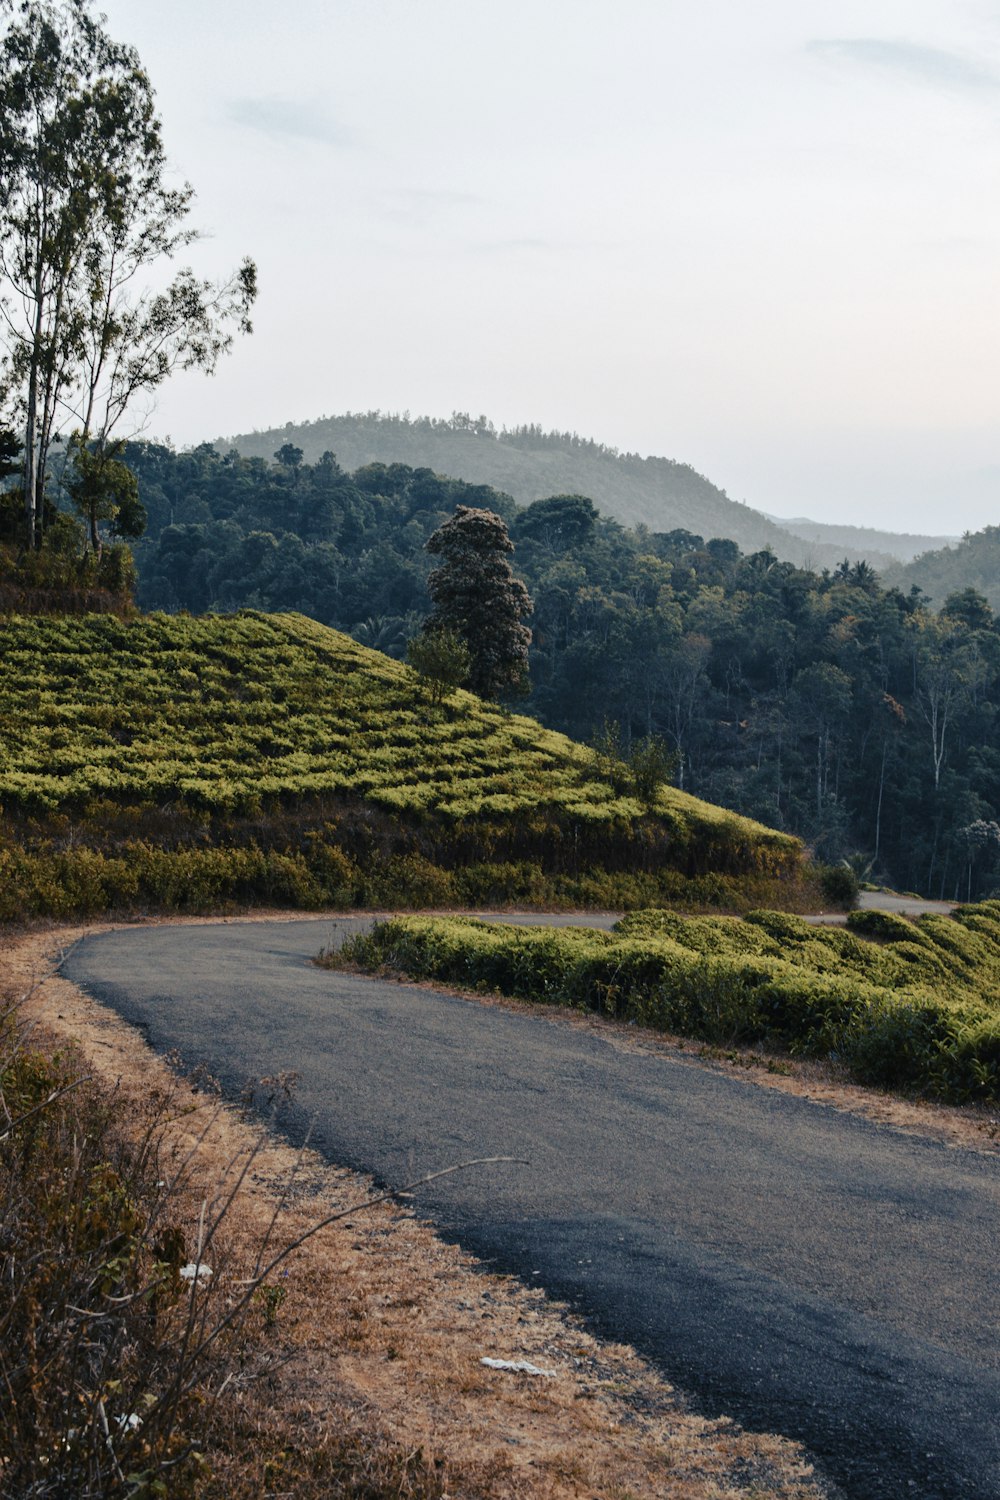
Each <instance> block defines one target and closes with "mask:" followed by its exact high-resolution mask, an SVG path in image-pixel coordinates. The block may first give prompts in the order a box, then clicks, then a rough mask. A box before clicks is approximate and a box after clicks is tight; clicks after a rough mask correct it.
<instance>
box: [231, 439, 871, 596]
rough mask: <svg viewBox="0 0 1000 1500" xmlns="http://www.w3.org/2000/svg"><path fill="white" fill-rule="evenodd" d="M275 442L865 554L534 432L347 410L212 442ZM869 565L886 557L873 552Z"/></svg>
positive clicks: (742, 535) (745, 540)
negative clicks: (806, 536) (801, 533)
mask: <svg viewBox="0 0 1000 1500" xmlns="http://www.w3.org/2000/svg"><path fill="white" fill-rule="evenodd" d="M285 443H290V444H293V445H294V446H296V447H298V448H301V449H302V452H303V455H304V457H305V460H306V462H307V463H314V462H316V461H317V460H318V459H319V458H320V457H321V456H322V454H323V453H324V452H332V453H334V454H335V455H336V457H337V460H338V462H339V463H340V464H341V466H342V467H343V468H345V469H352V470H353V469H357V468H360V467H361V465H363V464H369V463H404V464H409V465H411V466H413V467H415V468H421V467H424V468H429V469H433V470H434V472H435V473H436V474H443V475H447V476H449V477H450V478H452V479H463V480H465V481H466V482H468V483H471V484H489V485H492V486H493V487H494V488H495V489H498V490H503V491H504V492H505V493H506V494H508V495H511V496H512V497H513V498H514V499H515V500H516V501H518V503H519V504H521V505H529V504H530V503H531V502H532V501H534V500H541V499H545V498H546V497H547V496H549V495H568V494H573V495H586V496H587V497H588V498H589V499H591V500H593V501H594V503H595V505H597V507H598V509H599V510H601V511H603V512H604V513H605V514H606V515H609V516H614V517H615V518H616V519H617V520H619V521H622V522H624V523H625V524H626V525H629V526H634V525H636V524H637V523H639V522H641V523H642V524H643V525H646V526H648V527H649V528H650V530H651V531H674V530H676V529H678V528H683V529H684V530H686V531H692V532H695V533H696V534H698V535H699V536H702V537H704V538H705V539H706V540H708V539H709V538H711V537H729V538H731V539H732V540H733V541H735V542H738V543H739V545H740V547H741V548H742V550H743V551H744V552H756V551H760V550H762V549H764V548H765V547H769V548H770V549H771V551H772V552H774V553H775V555H776V556H778V557H781V558H784V559H786V560H788V561H789V562H795V563H800V564H804V565H806V566H810V567H826V566H828V567H835V566H836V565H837V564H838V563H840V562H843V560H844V557H845V555H846V556H849V557H850V558H851V559H852V560H853V559H854V558H857V557H862V556H865V557H867V556H868V553H867V552H866V551H862V550H859V549H858V548H851V547H848V548H846V549H845V548H844V547H843V546H842V545H840V543H839V542H826V541H821V540H815V539H804V538H802V537H800V536H795V535H793V534H792V533H791V532H790V531H786V530H785V529H784V528H783V527H782V526H780V525H778V524H777V523H776V522H774V521H772V520H770V519H769V518H768V517H767V516H765V515H763V514H761V512H760V511H757V510H752V509H751V508H750V507H749V506H747V505H741V504H738V503H737V502H736V501H734V500H730V498H729V496H728V495H727V494H726V493H725V491H724V490H721V489H719V488H718V486H717V485H714V484H712V482H711V481H710V480H709V479H706V478H705V476H704V475H703V474H699V473H698V472H697V470H695V469H693V468H692V467H691V465H690V464H684V463H677V462H675V461H674V460H673V459H669V458H640V457H639V455H638V454H637V453H618V452H617V451H616V450H614V449H612V448H607V447H604V446H602V445H601V444H600V443H595V442H590V441H587V440H584V439H580V438H578V437H576V436H575V435H574V434H570V433H543V432H542V431H541V429H539V428H525V429H519V430H517V431H515V432H510V433H507V432H501V433H497V432H496V431H495V429H494V428H493V427H492V424H489V423H478V424H473V423H467V422H464V421H462V420H461V419H459V420H458V421H457V423H456V421H455V420H452V421H440V422H439V421H433V420H431V419H430V418H426V417H422V418H417V419H415V420H410V419H409V418H408V417H399V416H389V415H385V414H383V413H380V412H366V413H350V412H349V413H347V414H346V415H344V416H337V417H321V418H319V419H318V420H317V421H314V422H299V423H293V422H288V423H286V424H285V425H284V426H283V427H273V428H269V429H267V430H266V431H264V432H253V433H242V434H240V435H238V436H235V437H230V438H224V439H219V440H218V442H217V444H216V446H217V447H218V448H219V450H220V451H225V449H226V447H227V446H232V447H235V448H236V449H237V450H238V452H240V453H241V454H243V455H244V456H245V457H248V458H265V459H270V458H272V457H273V455H274V454H275V453H276V452H277V450H278V449H279V448H280V447H281V446H282V445H283V444H285ZM872 561H873V565H876V566H878V565H881V564H884V563H885V562H887V561H888V558H887V556H886V555H885V554H884V553H882V552H879V551H878V549H875V551H873V553H872Z"/></svg>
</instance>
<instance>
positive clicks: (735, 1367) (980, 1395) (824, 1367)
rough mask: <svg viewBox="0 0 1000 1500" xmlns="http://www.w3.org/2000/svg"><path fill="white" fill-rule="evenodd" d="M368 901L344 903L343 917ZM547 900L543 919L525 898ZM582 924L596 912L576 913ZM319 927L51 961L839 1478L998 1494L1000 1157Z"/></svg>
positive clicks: (270, 927)
mask: <svg viewBox="0 0 1000 1500" xmlns="http://www.w3.org/2000/svg"><path fill="white" fill-rule="evenodd" d="M363 920H364V919H343V920H341V921H339V922H337V924H336V927H337V930H338V931H339V932H340V933H341V934H343V933H344V932H346V931H347V930H350V929H356V928H357V927H358V926H360V925H361V924H362V922H363ZM542 920H545V919H542ZM593 920H595V921H597V920H600V919H593ZM330 935H331V923H330V922H329V921H328V920H327V921H299V920H296V921H289V922H287V923H274V922H269V923H252V924H246V925H243V924H225V925H223V924H220V925H211V926H204V927H156V928H145V929H132V930H127V931H121V932H116V933H110V934H105V935H103V936H99V937H95V938H92V939H89V940H88V941H86V942H85V943H84V944H83V945H82V946H81V947H80V948H78V949H77V950H76V951H75V952H74V953H73V954H72V956H71V958H70V960H69V962H68V964H67V966H66V973H67V976H68V977H69V978H71V979H73V980H76V981H77V982H80V983H83V984H85V985H86V987H87V988H88V989H89V990H90V991H91V992H92V993H94V994H95V995H96V996H97V997H98V998H100V999H101V1000H103V1001H105V1002H106V1003H110V1004H111V1005H113V1006H114V1007H115V1008H116V1009H117V1010H119V1011H120V1012H121V1014H122V1015H124V1016H125V1017H126V1018H127V1019H129V1020H130V1021H132V1022H134V1023H135V1024H137V1025H139V1026H141V1027H142V1028H143V1029H144V1030H145V1031H146V1034H147V1035H148V1037H149V1040H150V1042H151V1043H152V1045H153V1046H154V1047H155V1048H157V1049H158V1050H164V1049H167V1048H171V1047H177V1048H179V1049H180V1051H181V1053H182V1055H183V1056H184V1057H185V1058H187V1059H188V1060H190V1061H192V1062H194V1061H196V1060H200V1061H205V1062H207V1063H208V1065H209V1066H210V1067H211V1068H212V1069H213V1071H215V1072H216V1073H217V1074H218V1075H219V1076H220V1077H221V1078H222V1079H223V1081H224V1083H225V1085H226V1086H227V1087H228V1088H232V1089H234V1090H235V1089H237V1088H238V1087H239V1086H240V1084H241V1083H242V1082H243V1081H245V1080H246V1079H247V1078H249V1077H253V1076H259V1075H261V1074H265V1073H274V1072H276V1071H278V1070H279V1069H294V1070H297V1071H298V1072H299V1073H300V1075H301V1083H300V1085H299V1089H298V1093H297V1096H296V1101H295V1104H294V1107H292V1108H291V1109H290V1110H289V1112H288V1116H287V1118H286V1120H285V1121H284V1126H285V1128H286V1129H287V1131H288V1132H289V1134H290V1135H291V1136H292V1138H295V1137H296V1136H301V1133H302V1131H303V1129H304V1128H305V1123H306V1121H307V1120H308V1119H309V1118H310V1117H312V1116H314V1115H315V1117H316V1126H315V1129H314V1133H313V1141H314V1143H316V1144H317V1145H318V1146H319V1147H320V1149H321V1150H322V1151H324V1152H325V1153H327V1154H328V1156H329V1157H330V1158H331V1159H332V1160H335V1161H342V1162H346V1163H348V1164H350V1165H352V1166H356V1167H359V1168H364V1169H367V1170H370V1171H373V1172H374V1173H375V1174H376V1175H377V1176H378V1177H379V1178H380V1179H381V1180H383V1181H385V1182H387V1183H389V1184H396V1185H399V1184H401V1183H402V1182H403V1181H405V1180H406V1179H407V1178H409V1177H411V1176H413V1175H414V1173H415V1171H416V1172H420V1171H424V1170H428V1171H429V1170H431V1169H433V1168H435V1167H438V1166H443V1165H446V1164H447V1163H449V1162H452V1161H456V1160H461V1159H463V1158H466V1157H470V1156H479V1155H493V1154H507V1153H509V1154H512V1155H517V1156H527V1157H529V1158H530V1160H531V1166H530V1167H529V1168H518V1167H494V1168H489V1169H485V1170H482V1171H480V1172H477V1173H470V1174H463V1175H461V1176H459V1177H454V1178H448V1179H445V1180H444V1181H442V1182H439V1183H436V1184H434V1185H433V1186H432V1187H431V1188H428V1189H425V1190H423V1191H422V1193H421V1195H420V1198H419V1203H420V1207H421V1210H422V1211H424V1212H426V1213H428V1214H430V1215H432V1216H433V1217H434V1219H435V1220H436V1221H437V1222H438V1223H439V1224H440V1225H441V1226H442V1228H443V1230H444V1231H445V1233H446V1234H448V1235H450V1236H452V1237H454V1238H456V1239H459V1240H460V1241H461V1242H462V1243H463V1244H465V1245H467V1246H468V1247H469V1248H470V1249H472V1250H474V1251H476V1252H477V1253H479V1254H480V1255H482V1256H484V1257H486V1258H488V1259H490V1260H491V1261H492V1262H493V1263H494V1264H495V1265H498V1266H500V1267H502V1268H505V1269H509V1270H513V1271H516V1272H518V1273H519V1274H521V1275H522V1276H523V1277H524V1278H525V1279H526V1280H528V1281H529V1282H534V1283H535V1284H536V1285H543V1286H545V1287H547V1288H548V1289H549V1290H550V1291H551V1292H552V1293H553V1294H555V1295H558V1296H561V1297H565V1298H567V1299H569V1300H570V1301H571V1302H572V1303H574V1304H575V1305H576V1306H577V1307H578V1308H580V1309H581V1310H582V1311H584V1312H586V1313H587V1314H589V1315H590V1317H591V1318H592V1319H593V1320H594V1323H595V1324H596V1325H597V1326H598V1327H599V1328H601V1329H602V1330H603V1331H605V1332H606V1333H608V1334H611V1335H613V1336H615V1337H618V1338H621V1339H624V1340H627V1341H630V1342H632V1343H634V1344H635V1345H637V1346H638V1347H639V1348H640V1349H641V1350H642V1351H643V1352H644V1353H645V1354H646V1355H647V1356H649V1357H650V1358H651V1359H652V1360H654V1361H655V1362H656V1364H657V1365H658V1366H659V1367H660V1368H661V1369H663V1370H664V1371H665V1372H666V1374H667V1375H668V1376H669V1377H670V1378H671V1379H673V1380H675V1381H676V1383H677V1384H678V1385H679V1386H680V1387H681V1388H682V1389H685V1390H687V1391H688V1392H690V1393H692V1394H693V1395H694V1397H695V1399H696V1400H697V1402H698V1403H699V1405H700V1406H701V1408H702V1409H704V1410H705V1411H707V1412H709V1413H719V1412H727V1413H729V1414H731V1415H733V1416H736V1417H738V1418H739V1419H740V1420H742V1421H744V1422H745V1423H747V1424H748V1425H750V1426H757V1427H762V1428H767V1429H777V1430H779V1431H782V1432H785V1433H788V1434H790V1435H792V1436H796V1437H799V1438H801V1439H802V1440H803V1441H804V1442H805V1443H806V1444H807V1446H808V1447H809V1449H810V1450H811V1452H812V1453H813V1454H814V1455H815V1456H816V1458H817V1459H818V1460H819V1462H820V1464H821V1465H822V1467H823V1468H824V1469H825V1471H826V1472H827V1473H829V1474H831V1475H832V1476H833V1477H834V1478H835V1479H836V1480H837V1481H838V1482H839V1483H840V1484H841V1485H842V1486H843V1488H844V1490H845V1491H846V1493H847V1494H848V1495H850V1496H851V1497H855V1500H899V1497H909V1496H913V1497H920V1500H997V1497H998V1496H1000V1437H998V1431H997V1413H998V1411H1000V1355H998V1347H997V1339H996V1333H997V1327H998V1314H1000V1291H998V1288H1000V1278H998V1275H997V1251H998V1246H1000V1163H998V1162H997V1161H996V1160H994V1159H993V1158H990V1157H984V1156H977V1155H975V1154H973V1153H965V1152H961V1151H956V1150H954V1149H948V1148H945V1147H943V1146H940V1145H936V1144H933V1143H931V1142H927V1141H923V1140H919V1139H914V1138H910V1137H907V1136H904V1135H903V1134H901V1133H899V1132H894V1131H892V1130H889V1129H886V1128H883V1127H879V1126H876V1125H874V1124H871V1123H870V1122H868V1121H866V1120H863V1119H860V1118H856V1117H853V1116H851V1115H847V1114H838V1113H837V1112H835V1111H833V1110H831V1109H828V1108H824V1107H822V1106H819V1105H815V1104H811V1103H809V1102H807V1101H805V1100H802V1099H799V1098H795V1097H792V1096H787V1095H784V1094H782V1093H780V1092H778V1091H772V1090H769V1089H763V1088H757V1087H755V1086H753V1085H752V1084H750V1083H747V1082H744V1081H741V1080H739V1079H732V1078H729V1077H723V1076H721V1075H718V1074H715V1073H713V1072H711V1071H710V1070H708V1069H703V1068H701V1067H699V1066H698V1065H696V1064H690V1063H689V1064H685V1063H683V1062H675V1061H672V1060H670V1059H669V1058H667V1057H664V1056H660V1055H655V1054H648V1053H643V1052H641V1051H633V1050H630V1049H627V1048H624V1047H622V1046H621V1045H620V1044H618V1043H616V1041H615V1040H614V1038H613V1037H612V1036H611V1035H610V1034H609V1036H608V1037H607V1038H604V1037H601V1036H595V1035H593V1034H592V1033H590V1032H585V1031H581V1030H578V1029H576V1028H573V1027H570V1026H568V1025H566V1024H565V1023H562V1022H560V1021H558V1020H549V1019H546V1018H544V1017H541V1016H532V1015H520V1014H513V1013H511V1012H508V1011H506V1010H503V1009H501V1008H499V1007H488V1006H481V1005H477V1004H475V1003H474V1002H468V1001H463V1000H460V999H458V998H455V997H452V996H449V995H445V994H440V993H437V992H434V991H430V990H426V989H422V988H419V987H416V986H401V985H396V984H392V983H385V982H380V981H374V980H368V979H362V978H358V977H355V976H352V975H340V974H334V973H329V972H326V971H323V970H320V969H317V968H315V967H314V966H312V965H311V964H310V963H309V959H310V958H311V956H312V955H313V954H315V953H316V951H317V950H318V949H319V947H320V946H321V944H322V943H323V942H324V941H326V940H327V939H328V938H329V936H330Z"/></svg>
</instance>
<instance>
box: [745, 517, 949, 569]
mask: <svg viewBox="0 0 1000 1500" xmlns="http://www.w3.org/2000/svg"><path fill="white" fill-rule="evenodd" d="M768 520H771V521H773V522H774V523H775V525H776V526H780V527H781V528H782V530H784V531H790V532H791V533H792V535H793V536H797V537H801V538H802V540H803V541H805V542H819V543H821V544H822V545H823V546H830V547H835V548H836V549H837V551H838V552H839V553H840V554H841V556H842V557H847V556H851V557H863V558H865V560H866V561H867V562H869V563H871V565H872V567H874V568H877V569H878V570H879V571H882V570H883V569H886V570H888V569H893V568H896V567H898V566H899V565H900V564H901V563H908V562H912V561H913V559H914V558H915V557H919V556H920V554H921V553H922V552H930V551H935V550H937V549H938V548H940V547H951V546H953V545H954V543H955V542H957V541H958V538H957V537H955V536H921V535H919V534H918V533H916V532H911V531H905V532H904V531H899V532H896V531H879V530H878V529H877V528H876V527H874V526H838V525H835V524H832V523H830V522H827V521H810V520H809V518H808V517H807V516H796V517H794V518H793V519H792V520H786V519H785V518H784V516H769V517H768Z"/></svg>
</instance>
